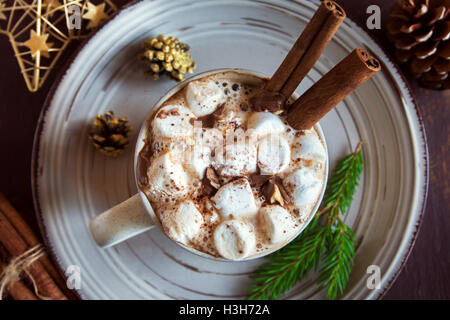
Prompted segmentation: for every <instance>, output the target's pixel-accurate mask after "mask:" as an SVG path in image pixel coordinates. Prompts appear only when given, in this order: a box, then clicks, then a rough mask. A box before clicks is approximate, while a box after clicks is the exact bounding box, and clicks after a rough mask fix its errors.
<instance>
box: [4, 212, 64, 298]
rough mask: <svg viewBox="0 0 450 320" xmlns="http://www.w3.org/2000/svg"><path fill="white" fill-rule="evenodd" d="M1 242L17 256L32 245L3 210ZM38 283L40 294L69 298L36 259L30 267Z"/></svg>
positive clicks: (12, 254)
mask: <svg viewBox="0 0 450 320" xmlns="http://www.w3.org/2000/svg"><path fill="white" fill-rule="evenodd" d="M0 243H1V244H2V245H3V246H4V247H5V248H6V250H7V251H8V252H9V254H10V256H12V257H17V256H20V255H21V254H22V253H24V252H25V251H26V250H28V249H29V248H30V247H29V245H28V244H27V243H26V242H25V240H24V239H23V238H22V236H21V235H20V234H19V232H18V231H17V230H16V229H15V228H14V226H13V225H12V224H11V223H10V221H9V220H8V218H7V217H6V215H5V214H4V212H3V210H1V211H0ZM28 271H29V272H30V274H31V276H32V277H33V279H34V281H35V282H36V284H37V287H38V290H39V294H41V295H42V296H45V297H49V298H51V299H55V300H67V297H66V296H65V295H64V293H63V292H62V291H61V289H60V288H59V287H58V285H57V284H56V283H55V282H54V281H53V279H52V277H51V276H50V274H49V273H48V272H47V271H46V269H45V268H44V266H43V265H42V263H41V262H40V261H36V262H34V263H33V264H31V265H30V266H29V268H28Z"/></svg>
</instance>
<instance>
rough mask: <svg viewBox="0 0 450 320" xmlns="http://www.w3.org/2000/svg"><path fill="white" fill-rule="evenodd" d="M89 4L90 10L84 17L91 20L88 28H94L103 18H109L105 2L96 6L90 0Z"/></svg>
mask: <svg viewBox="0 0 450 320" xmlns="http://www.w3.org/2000/svg"><path fill="white" fill-rule="evenodd" d="M87 5H88V12H87V13H85V14H84V15H83V19H87V20H90V21H89V24H88V25H87V28H88V29H93V28H95V27H97V26H98V25H99V24H100V22H101V21H102V20H105V19H106V18H108V15H107V14H106V13H105V3H102V4H100V5H98V6H95V5H93V4H92V3H90V2H88V3H87Z"/></svg>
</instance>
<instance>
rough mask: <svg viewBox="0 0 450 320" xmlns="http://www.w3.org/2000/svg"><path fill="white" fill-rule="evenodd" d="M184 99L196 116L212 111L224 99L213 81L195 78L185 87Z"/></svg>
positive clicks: (220, 90)
mask: <svg viewBox="0 0 450 320" xmlns="http://www.w3.org/2000/svg"><path fill="white" fill-rule="evenodd" d="M186 101H187V103H188V105H189V107H190V108H191V110H192V112H193V113H194V114H195V115H196V116H197V117H202V116H205V115H207V114H210V113H213V112H214V111H215V110H216V108H217V105H219V104H221V103H222V102H224V101H225V94H224V92H223V90H222V89H221V88H219V86H217V84H216V83H215V82H213V81H202V80H196V81H192V82H190V83H189V84H188V85H187V87H186Z"/></svg>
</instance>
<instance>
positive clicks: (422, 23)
mask: <svg viewBox="0 0 450 320" xmlns="http://www.w3.org/2000/svg"><path fill="white" fill-rule="evenodd" d="M391 17H392V20H391V21H390V22H389V23H388V25H387V29H388V37H389V39H390V41H391V42H392V43H393V44H394V46H395V56H396V58H397V60H398V61H399V62H400V63H405V64H406V68H407V69H408V71H409V72H410V73H411V74H413V75H414V76H415V77H417V78H418V79H419V82H420V84H421V85H422V86H423V87H426V88H430V89H436V90H445V89H449V88H450V78H449V73H450V0H397V2H396V3H395V4H394V6H393V7H392V10H391Z"/></svg>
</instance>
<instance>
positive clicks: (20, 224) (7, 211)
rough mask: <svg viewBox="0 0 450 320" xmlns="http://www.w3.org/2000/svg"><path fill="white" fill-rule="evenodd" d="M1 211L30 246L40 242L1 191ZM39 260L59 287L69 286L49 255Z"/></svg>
mask: <svg viewBox="0 0 450 320" xmlns="http://www.w3.org/2000/svg"><path fill="white" fill-rule="evenodd" d="M0 211H1V212H3V214H4V215H5V216H6V218H7V219H8V220H9V222H10V223H11V224H12V225H13V226H14V228H15V229H16V230H17V231H18V233H19V234H21V235H22V237H23V239H24V240H25V242H26V243H27V244H28V245H29V246H30V247H34V246H36V245H38V244H39V243H40V241H39V239H38V238H37V236H36V235H35V234H34V232H33V230H31V228H30V226H29V225H28V224H27V223H26V222H25V220H24V219H23V218H22V217H21V215H20V214H19V212H17V210H16V209H15V208H14V207H13V206H12V205H11V203H10V202H9V201H8V199H7V198H6V197H5V196H4V195H3V194H2V193H1V192H0ZM39 261H40V262H41V263H42V265H43V266H44V267H45V269H46V270H47V272H48V273H49V274H50V276H51V277H52V279H53V280H55V282H56V283H57V285H58V287H60V288H66V287H67V285H66V281H65V280H64V278H63V277H62V276H61V275H60V273H59V272H58V270H57V269H56V268H55V266H54V265H53V263H52V262H51V260H50V258H49V257H47V256H44V257H42V258H40V259H39Z"/></svg>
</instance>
